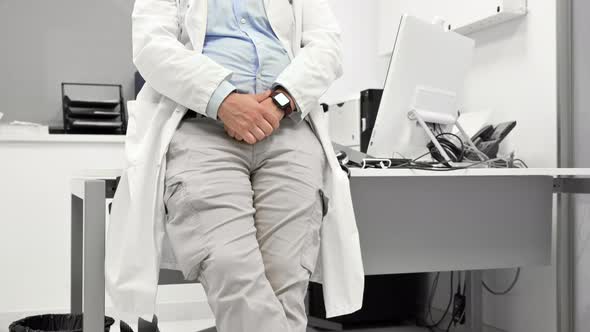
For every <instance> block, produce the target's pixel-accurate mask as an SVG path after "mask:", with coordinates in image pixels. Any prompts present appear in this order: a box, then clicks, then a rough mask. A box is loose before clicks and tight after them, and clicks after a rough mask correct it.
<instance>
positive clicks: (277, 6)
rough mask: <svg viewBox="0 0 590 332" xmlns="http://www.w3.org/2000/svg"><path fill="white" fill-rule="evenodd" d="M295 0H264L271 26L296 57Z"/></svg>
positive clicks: (290, 52)
mask: <svg viewBox="0 0 590 332" xmlns="http://www.w3.org/2000/svg"><path fill="white" fill-rule="evenodd" d="M293 1H294V0H264V9H265V10H266V17H267V18H268V22H269V23H270V26H271V28H272V30H273V32H274V33H275V35H276V36H277V38H279V40H280V41H281V43H282V44H283V47H284V48H285V49H286V50H287V53H289V56H290V57H291V59H293V58H294V54H293V52H294V45H293V31H294V28H295V21H296V20H298V18H297V17H296V15H295V12H294V10H293V4H292V2H293Z"/></svg>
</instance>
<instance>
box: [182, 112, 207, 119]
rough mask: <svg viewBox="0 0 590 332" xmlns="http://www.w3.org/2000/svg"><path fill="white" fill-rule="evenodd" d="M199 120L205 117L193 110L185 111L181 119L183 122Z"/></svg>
mask: <svg viewBox="0 0 590 332" xmlns="http://www.w3.org/2000/svg"><path fill="white" fill-rule="evenodd" d="M200 118H206V116H204V115H202V114H199V113H197V112H195V111H193V110H187V111H186V114H184V116H183V117H182V119H183V120H188V119H200Z"/></svg>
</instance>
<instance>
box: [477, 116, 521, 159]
mask: <svg viewBox="0 0 590 332" xmlns="http://www.w3.org/2000/svg"><path fill="white" fill-rule="evenodd" d="M514 127H516V121H511V122H504V123H501V124H499V125H497V126H496V127H493V126H491V125H490V126H485V127H483V128H482V129H480V130H479V131H478V132H477V134H475V135H473V137H472V138H471V140H472V141H473V143H474V144H475V146H476V147H477V148H478V149H479V150H480V151H481V152H483V153H484V154H485V155H486V156H488V157H489V158H496V157H497V155H498V150H500V143H502V141H504V139H505V138H506V137H507V136H508V135H509V134H510V132H512V130H513V129H514Z"/></svg>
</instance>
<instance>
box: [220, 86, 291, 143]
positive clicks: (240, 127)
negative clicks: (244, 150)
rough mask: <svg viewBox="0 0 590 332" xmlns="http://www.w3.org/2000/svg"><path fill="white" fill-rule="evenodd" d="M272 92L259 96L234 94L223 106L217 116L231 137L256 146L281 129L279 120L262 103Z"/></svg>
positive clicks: (226, 99)
mask: <svg viewBox="0 0 590 332" xmlns="http://www.w3.org/2000/svg"><path fill="white" fill-rule="evenodd" d="M270 93H271V92H270V91H267V92H265V93H262V94H258V95H248V94H239V93H232V94H230V95H229V96H228V97H227V98H225V100H224V101H223V103H222V104H221V106H220V107H219V111H218V113H217V116H218V117H219V119H220V120H221V121H222V122H223V124H224V126H225V128H226V130H227V132H228V133H229V134H230V136H232V137H234V138H236V139H242V140H244V141H246V143H248V144H255V143H257V142H259V141H262V140H263V139H264V138H266V137H268V136H270V135H271V134H272V133H273V132H274V131H275V130H276V129H278V128H279V121H280V120H279V119H277V117H276V115H274V114H273V113H272V112H271V111H270V110H269V109H268V108H266V107H264V106H262V105H261V104H260V103H261V102H262V101H264V100H266V99H267V98H268V97H269V96H270Z"/></svg>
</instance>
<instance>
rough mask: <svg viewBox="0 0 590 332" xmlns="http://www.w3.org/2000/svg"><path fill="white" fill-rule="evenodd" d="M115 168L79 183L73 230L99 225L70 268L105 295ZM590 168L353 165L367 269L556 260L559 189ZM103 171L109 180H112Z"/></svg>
mask: <svg viewBox="0 0 590 332" xmlns="http://www.w3.org/2000/svg"><path fill="white" fill-rule="evenodd" d="M116 175H117V171H116V170H115V171H107V172H86V174H84V175H83V176H81V177H80V178H78V179H76V180H74V181H73V183H72V196H73V201H72V202H73V206H72V207H73V210H72V212H73V216H72V220H73V226H72V244H73V248H78V247H77V246H74V244H75V243H78V242H76V241H77V240H75V239H74V237H76V236H77V235H76V234H78V235H79V234H81V232H80V230H78V231H77V232H74V228H75V227H81V226H75V225H76V224H79V225H86V224H87V223H88V222H89V221H91V223H92V224H94V223H96V224H95V225H94V226H91V227H92V228H95V230H94V231H92V233H89V231H86V230H91V229H90V228H88V227H82V228H81V229H84V230H85V231H84V232H83V234H84V235H85V236H84V237H83V238H84V241H88V242H87V243H90V245H88V244H86V245H84V246H83V252H84V253H82V254H81V256H78V257H74V255H72V271H78V272H72V285H74V282H73V281H74V280H75V279H76V280H80V278H82V279H85V282H84V285H85V287H83V288H84V294H85V298H88V297H86V296H95V295H96V296H100V295H99V293H101V292H102V289H103V287H102V286H103V285H104V278H103V277H102V276H103V275H104V264H103V262H104V208H103V213H101V212H99V210H101V207H104V204H105V197H108V196H110V195H111V194H112V190H110V191H109V187H112V179H113V178H114V177H115V176H116ZM588 178H590V169H468V170H460V171H449V172H432V171H417V170H407V169H399V170H397V169H389V170H375V169H370V170H360V169H353V170H352V177H351V189H352V198H353V202H354V206H355V213H356V217H357V223H358V228H359V234H360V241H361V247H362V250H363V260H364V264H365V271H366V273H367V274H368V275H376V274H392V273H415V272H433V271H450V270H461V271H479V270H487V269H498V268H512V267H522V266H531V265H547V264H550V263H551V262H550V260H551V236H552V215H553V194H554V193H590V180H589V179H588ZM97 179H98V180H99V181H97ZM103 180H109V181H107V182H106V186H105V181H103ZM105 193H106V194H105ZM78 198H81V199H82V200H83V201H80V200H79V199H78ZM74 202H76V204H77V207H76V206H74ZM81 206H84V208H83V209H82V208H81ZM82 211H84V213H82ZM91 214H92V215H91ZM80 217H82V218H81V219H80ZM76 220H79V221H80V222H79V223H76V222H74V221H76ZM101 220H102V223H101ZM101 227H102V228H103V231H99V228H101ZM95 231H96V232H95ZM90 234H92V236H90ZM79 238H82V237H79ZM425 244H428V245H425ZM78 245H81V242H80V243H78ZM81 252H82V251H81ZM82 259H84V264H83V266H84V271H86V273H90V272H92V273H93V274H94V273H96V274H97V275H99V276H100V277H96V278H94V277H91V275H90V274H86V273H83V272H82V271H81V266H82V265H81V263H82V261H81V260H82ZM101 271H102V273H101ZM84 275H86V276H88V277H90V278H92V281H90V280H89V279H88V278H84V277H83V276H84ZM74 277H76V278H74ZM480 281H481V276H480V275H479V273H472V277H471V285H472V289H471V296H470V299H469V301H470V302H469V304H468V306H469V307H470V308H471V315H470V318H471V319H470V323H469V324H470V328H471V331H481V328H482V321H481V319H482V317H481V305H482V304H481V286H480ZM76 285H77V287H78V288H76V289H74V286H72V287H73V288H72V291H73V294H74V293H75V294H76V296H77V297H78V298H79V296H80V295H81V294H80V291H81V288H80V285H81V284H78V283H77V284H76ZM90 285H92V286H90ZM86 289H94V290H95V291H96V290H98V292H96V294H90V293H87V291H86ZM89 292H92V291H91V290H89ZM73 296H74V295H73ZM102 296H104V295H102ZM90 298H93V299H94V300H95V301H93V303H94V304H92V305H91V304H86V303H84V306H85V307H86V309H82V304H81V302H80V301H79V300H75V299H74V297H73V298H72V303H73V307H72V310H76V311H80V310H83V311H84V312H85V321H86V319H87V318H86V317H88V321H89V325H85V326H86V328H87V329H85V330H86V331H88V332H99V331H101V329H102V316H103V315H104V309H102V311H100V310H101V303H97V302H100V301H96V298H95V297H90ZM74 304H76V307H74ZM102 308H104V300H103V303H102ZM88 310H92V312H89V311H88ZM91 322H93V323H91ZM98 322H100V324H99V323H98ZM95 324H96V325H95Z"/></svg>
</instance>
